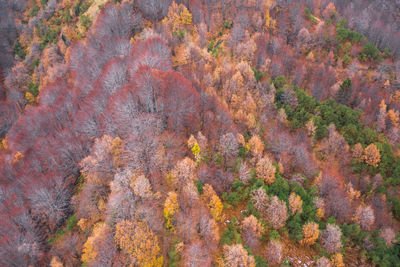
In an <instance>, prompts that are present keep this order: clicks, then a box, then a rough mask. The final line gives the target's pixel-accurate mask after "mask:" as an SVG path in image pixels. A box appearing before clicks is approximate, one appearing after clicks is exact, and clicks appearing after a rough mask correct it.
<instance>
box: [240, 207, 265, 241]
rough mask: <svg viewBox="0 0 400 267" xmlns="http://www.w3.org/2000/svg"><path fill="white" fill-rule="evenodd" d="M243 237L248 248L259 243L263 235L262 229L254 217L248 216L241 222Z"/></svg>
mask: <svg viewBox="0 0 400 267" xmlns="http://www.w3.org/2000/svg"><path fill="white" fill-rule="evenodd" d="M242 229H243V237H244V241H245V243H246V245H247V246H249V247H250V248H252V247H254V246H256V245H257V244H258V243H259V238H260V237H261V235H262V234H263V233H264V228H263V226H262V225H261V223H260V222H259V221H258V220H257V218H256V217H254V216H253V215H250V216H248V217H246V218H244V219H243V221H242Z"/></svg>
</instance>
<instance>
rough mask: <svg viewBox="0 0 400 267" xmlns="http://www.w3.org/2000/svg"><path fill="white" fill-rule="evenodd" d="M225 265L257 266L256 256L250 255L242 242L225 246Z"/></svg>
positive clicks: (227, 266) (229, 266) (231, 266)
mask: <svg viewBox="0 0 400 267" xmlns="http://www.w3.org/2000/svg"><path fill="white" fill-rule="evenodd" d="M223 251H224V262H223V264H224V266H226V267H234V266H243V267H255V266H256V265H255V261H254V257H253V256H250V255H249V254H248V253H247V251H246V250H245V249H244V248H243V246H242V245H241V244H234V245H231V246H228V245H225V246H224V250H223Z"/></svg>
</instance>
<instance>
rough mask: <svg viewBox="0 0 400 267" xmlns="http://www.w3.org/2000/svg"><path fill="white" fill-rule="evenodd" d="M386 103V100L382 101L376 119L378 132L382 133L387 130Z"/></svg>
mask: <svg viewBox="0 0 400 267" xmlns="http://www.w3.org/2000/svg"><path fill="white" fill-rule="evenodd" d="M386 108H387V106H386V103H385V100H384V99H382V101H381V103H380V104H379V112H378V116H377V118H376V130H377V131H378V132H379V133H381V132H383V131H385V130H386V115H387V113H386Z"/></svg>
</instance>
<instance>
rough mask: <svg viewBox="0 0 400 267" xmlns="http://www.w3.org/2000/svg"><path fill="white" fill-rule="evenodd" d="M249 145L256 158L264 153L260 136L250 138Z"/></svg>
mask: <svg viewBox="0 0 400 267" xmlns="http://www.w3.org/2000/svg"><path fill="white" fill-rule="evenodd" d="M248 145H249V146H250V151H251V152H252V153H253V155H254V156H256V157H261V155H262V153H263V151H264V143H263V142H262V140H261V139H260V137H259V136H258V135H254V136H253V137H251V138H250V140H249V143H248Z"/></svg>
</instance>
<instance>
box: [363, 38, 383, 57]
mask: <svg viewBox="0 0 400 267" xmlns="http://www.w3.org/2000/svg"><path fill="white" fill-rule="evenodd" d="M380 58H381V52H380V51H379V49H378V48H376V46H375V45H374V44H373V43H369V42H368V43H367V44H366V45H364V46H363V49H362V52H361V54H360V59H361V60H363V61H365V60H378V59H380Z"/></svg>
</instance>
